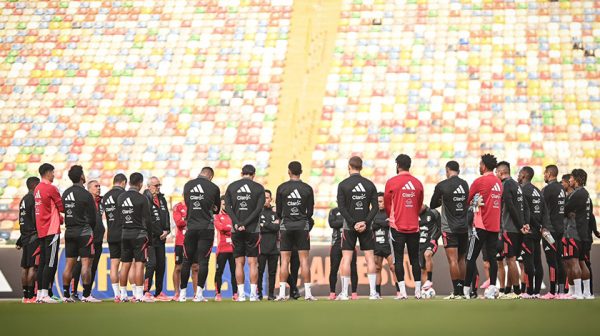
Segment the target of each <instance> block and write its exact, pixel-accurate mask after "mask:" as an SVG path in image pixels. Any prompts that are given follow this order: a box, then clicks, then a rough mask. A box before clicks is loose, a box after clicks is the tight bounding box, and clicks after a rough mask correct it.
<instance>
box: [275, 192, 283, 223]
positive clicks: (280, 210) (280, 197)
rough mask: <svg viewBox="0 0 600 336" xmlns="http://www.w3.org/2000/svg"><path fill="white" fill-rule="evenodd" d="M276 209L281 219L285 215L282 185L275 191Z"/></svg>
mask: <svg viewBox="0 0 600 336" xmlns="http://www.w3.org/2000/svg"><path fill="white" fill-rule="evenodd" d="M275 211H276V215H277V218H279V220H281V218H282V216H283V195H282V194H281V186H279V187H278V188H277V191H276V192H275Z"/></svg>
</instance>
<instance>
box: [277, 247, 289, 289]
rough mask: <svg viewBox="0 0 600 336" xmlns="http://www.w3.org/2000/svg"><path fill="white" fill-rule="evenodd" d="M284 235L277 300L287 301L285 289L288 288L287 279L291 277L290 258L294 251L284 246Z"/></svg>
mask: <svg viewBox="0 0 600 336" xmlns="http://www.w3.org/2000/svg"><path fill="white" fill-rule="evenodd" d="M283 244H284V243H283V235H282V240H281V246H282V247H281V265H279V295H278V296H277V300H284V299H286V296H285V288H286V287H287V282H286V281H285V279H287V278H288V277H289V275H290V272H289V269H290V258H291V256H292V251H291V250H288V249H287V248H285V249H284V247H283V246H284V245H283Z"/></svg>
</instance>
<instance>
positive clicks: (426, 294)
mask: <svg viewBox="0 0 600 336" xmlns="http://www.w3.org/2000/svg"><path fill="white" fill-rule="evenodd" d="M421 297H422V298H423V299H431V298H433V297H435V289H433V287H431V288H428V289H425V290H423V291H422V292H421Z"/></svg>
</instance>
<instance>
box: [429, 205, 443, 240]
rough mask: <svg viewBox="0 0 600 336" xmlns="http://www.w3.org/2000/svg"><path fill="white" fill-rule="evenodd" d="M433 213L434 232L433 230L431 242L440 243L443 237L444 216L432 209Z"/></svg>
mask: <svg viewBox="0 0 600 336" xmlns="http://www.w3.org/2000/svg"><path fill="white" fill-rule="evenodd" d="M431 213H432V214H433V218H432V219H431V220H432V221H433V230H431V231H432V232H431V240H434V241H438V239H440V237H441V236H442V216H441V215H440V213H439V212H437V211H436V210H434V209H432V211H431Z"/></svg>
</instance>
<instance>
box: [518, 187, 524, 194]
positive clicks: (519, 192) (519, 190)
mask: <svg viewBox="0 0 600 336" xmlns="http://www.w3.org/2000/svg"><path fill="white" fill-rule="evenodd" d="M522 194H523V192H522V191H521V187H519V188H517V195H522Z"/></svg>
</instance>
